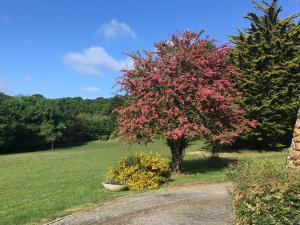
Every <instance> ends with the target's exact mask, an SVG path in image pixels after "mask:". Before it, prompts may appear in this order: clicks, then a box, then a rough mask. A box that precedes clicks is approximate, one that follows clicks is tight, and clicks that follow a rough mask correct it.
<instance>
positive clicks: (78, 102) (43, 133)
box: [0, 93, 124, 152]
mask: <svg viewBox="0 0 300 225" xmlns="http://www.w3.org/2000/svg"><path fill="white" fill-rule="evenodd" d="M123 101H124V97H123V96H115V97H112V98H97V99H82V98H81V97H75V98H58V99H47V98H45V97H43V96H42V95H32V96H8V95H5V94H3V93H0V105H1V107H0V152H11V151H26V150H33V149H40V148H43V147H45V148H49V146H52V147H53V146H57V145H60V146H61V145H72V144H76V143H80V142H83V141H89V140H95V139H103V140H107V139H109V138H113V137H114V136H115V133H116V125H115V124H116V115H115V113H114V109H116V108H117V107H119V106H120V105H122V104H123Z"/></svg>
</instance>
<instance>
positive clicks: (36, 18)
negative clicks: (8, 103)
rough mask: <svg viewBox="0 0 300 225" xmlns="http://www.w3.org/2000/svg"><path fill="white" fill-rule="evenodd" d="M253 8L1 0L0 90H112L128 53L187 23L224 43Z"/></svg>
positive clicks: (198, 2)
mask: <svg viewBox="0 0 300 225" xmlns="http://www.w3.org/2000/svg"><path fill="white" fill-rule="evenodd" d="M279 2H280V4H281V5H282V6H283V9H284V11H283V13H282V14H281V15H282V16H283V17H284V16H287V15H290V14H292V13H295V12H297V11H300V0H281V1H279ZM251 9H253V6H252V4H251V1H250V0H172V1H171V0H165V1H162V0H151V1H150V0H148V1H145V0H144V1H141V0H127V1H121V0H120V1H116V0H110V1H100V0H97V1H96V0H89V1H86V0H76V1H74V0H26V1H25V0H18V1H17V0H0V91H3V92H5V93H7V94H10V95H18V94H23V95H31V94H36V93H39V94H42V95H44V96H46V97H49V98H57V97H74V96H81V97H83V98H96V97H100V96H102V97H109V96H113V95H114V94H115V93H116V88H114V84H115V82H116V79H117V77H119V76H120V72H119V70H120V68H122V67H123V66H124V65H126V64H130V60H129V59H128V57H127V56H126V54H124V53H130V52H133V51H136V50H143V49H151V48H152V46H153V43H154V42H156V41H159V40H161V39H166V38H168V37H169V36H170V35H171V34H173V33H174V32H176V31H184V30H185V29H191V30H193V31H200V30H201V29H204V30H205V32H206V34H207V35H209V36H210V37H212V38H215V39H218V40H220V41H222V42H227V41H228V35H229V34H235V33H236V30H237V29H238V28H242V27H244V26H246V25H247V21H246V20H245V19H244V18H243V16H245V15H246V13H247V12H248V11H249V10H251Z"/></svg>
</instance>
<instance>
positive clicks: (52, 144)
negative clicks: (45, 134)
mask: <svg viewBox="0 0 300 225" xmlns="http://www.w3.org/2000/svg"><path fill="white" fill-rule="evenodd" d="M53 148H54V141H51V150H53Z"/></svg>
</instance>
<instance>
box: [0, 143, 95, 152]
mask: <svg viewBox="0 0 300 225" xmlns="http://www.w3.org/2000/svg"><path fill="white" fill-rule="evenodd" d="M88 142H89V141H82V142H76V143H71V144H57V145H55V146H54V149H53V150H57V149H65V148H76V147H79V146H84V145H86V144H87V143H88ZM47 150H51V146H49V144H43V145H40V146H36V147H32V146H25V147H21V146H17V147H16V148H8V149H0V155H8V154H17V153H27V152H40V151H47Z"/></svg>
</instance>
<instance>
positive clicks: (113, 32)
mask: <svg viewBox="0 0 300 225" xmlns="http://www.w3.org/2000/svg"><path fill="white" fill-rule="evenodd" d="M96 33H97V34H102V35H103V36H104V37H105V38H107V39H113V38H118V37H131V38H134V39H135V38H136V37H137V36H136V34H135V32H134V31H133V30H132V29H131V27H130V26H129V25H128V24H126V23H124V22H119V21H117V20H116V19H112V20H111V21H110V22H109V23H105V24H102V26H101V27H100V28H99V29H98V30H96Z"/></svg>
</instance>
